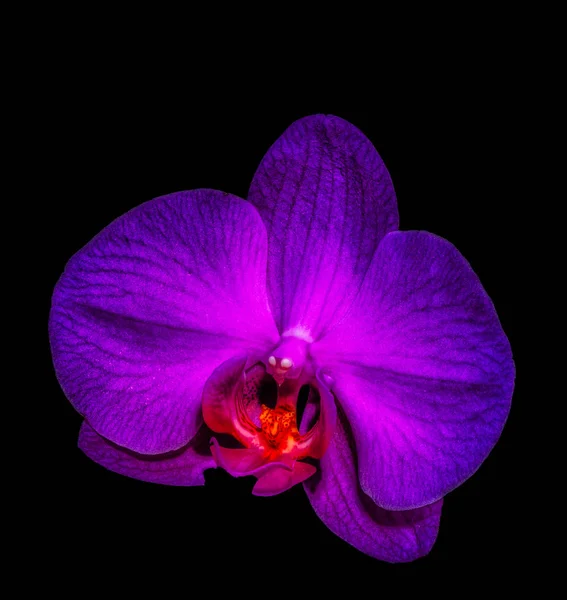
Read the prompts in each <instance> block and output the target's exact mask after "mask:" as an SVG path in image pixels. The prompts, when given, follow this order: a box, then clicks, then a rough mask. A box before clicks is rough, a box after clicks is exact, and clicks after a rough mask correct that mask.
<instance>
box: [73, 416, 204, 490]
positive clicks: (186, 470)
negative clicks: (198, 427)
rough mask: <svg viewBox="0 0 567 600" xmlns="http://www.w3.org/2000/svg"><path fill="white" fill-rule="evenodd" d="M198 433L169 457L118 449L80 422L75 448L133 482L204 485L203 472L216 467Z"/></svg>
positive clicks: (87, 425) (86, 424)
mask: <svg viewBox="0 0 567 600" xmlns="http://www.w3.org/2000/svg"><path fill="white" fill-rule="evenodd" d="M198 438H202V436H201V435H200V434H198V435H196V436H195V437H194V438H193V439H192V440H191V443H190V444H189V445H188V446H186V447H184V448H182V449H181V450H176V451H175V452H172V453H170V454H169V455H166V456H163V455H152V456H148V455H145V454H136V453H134V452H132V451H130V450H126V449H125V448H120V447H119V446H116V444H113V443H111V442H109V441H107V440H105V439H104V438H103V437H101V436H100V435H98V433H97V432H96V431H95V430H94V429H93V428H92V427H91V426H90V425H89V424H88V423H87V422H86V421H83V424H82V426H81V431H80V433H79V448H80V449H81V450H82V451H83V452H84V453H85V454H86V455H87V456H88V457H89V458H90V459H91V460H93V461H94V462H96V463H98V464H99V465H102V466H103V467H105V468H107V469H109V470H110V471H114V472H115V473H120V475H126V476H127V477H132V478H134V479H140V480H142V481H149V482H151V483H163V484H166V485H186V486H191V485H205V477H204V475H203V472H204V471H205V469H213V468H215V467H216V465H215V461H214V459H213V457H212V456H211V454H210V452H208V448H207V446H206V445H204V449H202V448H201V445H202V444H201V442H202V441H203V440H202V439H198Z"/></svg>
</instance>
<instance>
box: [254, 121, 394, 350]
mask: <svg viewBox="0 0 567 600" xmlns="http://www.w3.org/2000/svg"><path fill="white" fill-rule="evenodd" d="M248 199H249V200H250V202H252V203H253V204H254V205H255V206H256V207H257V208H258V211H259V212H260V214H261V216H262V219H263V221H264V223H265V224H266V228H267V230H268V240H269V247H268V292H269V297H270V306H271V307H272V311H273V313H274V318H275V320H276V324H277V326H278V328H279V330H280V332H281V333H285V332H286V331H288V330H293V331H295V332H296V333H298V334H299V335H302V336H304V338H305V339H308V338H313V339H318V337H319V336H320V335H322V334H323V333H324V332H325V331H326V330H327V329H328V328H329V327H330V326H331V325H332V324H333V323H334V322H336V321H337V320H338V319H339V318H340V316H342V314H343V313H344V311H345V310H346V308H347V307H348V305H349V303H350V301H351V300H352V298H353V296H354V295H355V294H356V292H357V290H358V288H359V287H360V284H361V283H362V280H363V278H364V274H365V272H366V270H367V268H368V265H369V264H370V261H371V259H372V255H373V254H374V251H375V250H376V248H377V246H378V243H379V242H380V240H381V239H382V238H383V237H384V235H386V234H387V233H388V232H389V231H393V230H395V229H397V227H398V211H397V205H396V197H395V194H394V188H393V186H392V182H391V180H390V176H389V175H388V172H387V170H386V167H385V166H384V163H383V162H382V159H381V158H380V156H379V155H378V153H377V152H376V150H375V148H374V147H373V146H372V144H371V142H370V141H369V140H368V139H367V138H366V137H365V136H364V135H363V134H362V133H361V132H360V131H359V130H358V129H357V128H356V127H354V126H353V125H351V124H350V123H347V122H346V121H343V120H342V119H339V118H337V117H333V116H325V115H315V116H311V117H306V118H304V119H301V120H299V121H297V122H295V123H294V124H293V125H291V127H289V128H288V129H287V130H286V131H285V132H284V134H283V135H282V136H281V137H280V138H279V139H278V140H277V141H276V142H275V144H274V145H273V146H272V147H271V148H270V150H269V151H268V153H267V154H266V156H265V157H264V159H263V160H262V163H261V164H260V166H259V168H258V170H257V171H256V174H255V176H254V180H253V182H252V185H251V187H250V192H249V195H248ZM309 341H311V339H309Z"/></svg>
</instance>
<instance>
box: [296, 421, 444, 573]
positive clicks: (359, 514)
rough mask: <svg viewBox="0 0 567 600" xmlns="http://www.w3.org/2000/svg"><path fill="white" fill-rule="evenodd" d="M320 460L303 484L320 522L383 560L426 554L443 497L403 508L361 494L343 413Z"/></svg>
mask: <svg viewBox="0 0 567 600" xmlns="http://www.w3.org/2000/svg"><path fill="white" fill-rule="evenodd" d="M339 417H340V418H338V419H337V428H336V430H335V435H334V437H333V441H332V442H331V445H330V447H329V449H328V450H327V453H326V454H325V456H324V457H323V458H322V459H321V463H320V474H318V475H317V476H316V477H313V478H312V479H310V480H309V481H307V482H306V483H305V484H304V487H305V491H306V492H307V496H308V498H309V500H310V502H311V505H312V506H313V509H314V510H315V512H316V513H317V516H318V517H319V518H320V519H321V520H322V521H323V523H325V525H326V526H327V527H328V528H329V529H330V530H331V531H332V532H333V533H335V534H336V535H338V536H339V537H340V538H341V539H343V540H344V541H345V542H348V543H349V544H351V545H352V546H354V547H355V548H356V549H357V550H360V551H361V552H364V553H365V554H368V555H369V556H372V557H373V558H377V559H379V560H384V561H387V562H392V563H397V562H409V561H412V560H415V559H416V558H419V557H421V556H424V555H426V554H427V553H428V552H429V551H430V550H431V548H432V546H433V544H434V543H435V539H436V538H437V532H438V529H439V520H440V518H441V505H442V502H443V501H442V500H438V501H437V502H435V503H434V504H431V505H429V506H424V507H422V508H417V509H413V510H404V511H388V510H384V509H383V508H380V507H378V506H376V505H375V504H374V503H373V502H372V500H371V499H370V498H369V497H368V496H366V494H364V492H362V490H361V489H360V485H359V483H358V475H357V471H356V456H355V452H354V443H353V440H352V436H351V434H350V431H349V429H348V424H347V423H346V419H345V417H344V415H339Z"/></svg>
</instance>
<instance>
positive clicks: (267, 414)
mask: <svg viewBox="0 0 567 600" xmlns="http://www.w3.org/2000/svg"><path fill="white" fill-rule="evenodd" d="M260 423H261V424H262V434H261V436H262V438H263V441H264V442H265V451H264V453H265V455H266V457H269V458H271V459H274V458H275V457H277V456H279V455H281V454H286V453H288V452H291V450H292V449H293V448H294V446H295V444H296V443H297V442H298V440H299V439H300V437H301V435H300V433H299V431H298V429H297V420H296V415H295V409H294V408H293V406H289V405H282V406H278V407H276V408H268V407H267V406H266V405H265V404H262V412H261V413H260Z"/></svg>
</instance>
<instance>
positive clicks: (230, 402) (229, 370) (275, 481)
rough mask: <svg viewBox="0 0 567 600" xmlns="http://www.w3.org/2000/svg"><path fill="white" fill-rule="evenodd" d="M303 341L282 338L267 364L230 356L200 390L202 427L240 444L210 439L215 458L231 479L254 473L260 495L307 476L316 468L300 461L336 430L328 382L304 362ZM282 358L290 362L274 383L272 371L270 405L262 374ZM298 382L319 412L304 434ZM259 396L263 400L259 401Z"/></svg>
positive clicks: (316, 454)
mask: <svg viewBox="0 0 567 600" xmlns="http://www.w3.org/2000/svg"><path fill="white" fill-rule="evenodd" d="M302 344H303V346H302ZM305 344H306V343H305V342H304V341H303V340H297V339H294V338H287V339H286V340H284V341H283V342H282V343H281V344H280V346H278V348H276V350H274V352H273V354H272V355H271V356H273V357H274V358H276V357H277V360H276V365H275V366H274V365H273V364H272V362H273V361H271V360H269V359H268V360H267V361H266V362H267V363H268V365H267V366H266V367H265V366H264V365H263V364H262V363H261V362H259V363H256V365H254V366H252V367H250V368H249V369H246V368H245V367H246V359H242V358H234V359H229V360H228V361H226V362H225V363H223V364H222V365H220V366H219V367H218V368H217V369H215V371H214V372H213V374H212V375H211V377H210V378H209V379H208V380H207V383H206V385H205V388H204V390H203V404H202V407H203V418H204V420H205V422H206V423H207V425H208V426H209V427H210V429H211V430H212V431H214V432H215V433H217V434H229V435H231V436H232V437H233V438H235V439H236V440H237V441H238V442H240V444H241V446H242V447H241V448H234V447H232V448H230V447H226V446H222V445H221V444H220V443H219V440H217V439H216V438H212V439H211V452H212V454H213V457H214V459H215V462H216V463H217V465H218V466H219V467H222V468H224V469H225V470H226V471H228V472H229V473H230V474H231V475H233V476H235V477H242V476H246V475H254V476H256V477H257V478H258V481H257V482H256V485H255V486H254V489H253V490H252V492H253V493H254V494H257V495H260V496H268V495H273V494H279V493H280V492H283V491H285V490H286V489H289V488H290V487H292V486H293V485H296V484H297V483H301V482H302V481H305V480H306V479H307V478H308V477H311V475H313V474H314V473H315V472H316V467H315V466H313V465H312V464H311V463H309V462H302V461H304V460H306V459H319V458H321V457H322V456H323V455H324V453H325V451H326V450H327V447H328V445H329V443H330V441H331V437H332V435H333V432H334V429H335V422H336V408H335V402H334V397H333V394H332V392H331V391H330V386H331V385H332V381H331V380H330V379H329V378H325V376H324V374H323V373H322V372H319V371H318V372H317V373H316V374H313V373H312V368H311V366H310V364H309V361H306V360H305V357H306V351H305ZM282 354H283V356H282ZM286 358H289V360H291V361H292V366H290V367H289V368H288V369H287V371H289V374H290V376H289V378H288V376H287V372H286V375H284V376H282V377H280V378H279V379H280V380H279V381H278V379H276V375H275V374H274V375H273V378H274V379H276V382H277V383H278V385H277V388H276V389H277V398H276V401H275V405H273V406H274V407H273V408H271V407H270V406H268V404H271V403H270V402H269V401H267V400H264V398H263V397H262V396H263V394H264V392H263V390H264V386H265V381H266V377H267V374H268V375H269V374H270V370H271V371H272V372H274V373H276V372H277V370H278V369H280V370H281V369H282V368H283V367H282V362H283V360H285V359H286ZM286 364H287V363H284V367H285V365H286ZM268 380H271V378H270V377H268ZM272 383H273V382H272ZM303 385H309V386H310V387H311V388H312V389H314V394H315V395H316V398H318V399H319V402H318V409H317V408H314V410H318V413H317V412H316V413H312V414H313V417H316V415H317V414H318V418H317V419H316V421H315V422H314V424H310V427H311V428H310V429H308V430H306V431H305V432H304V433H302V432H300V431H299V427H298V424H297V409H296V407H297V398H298V394H299V391H300V389H301V387H302V386H303ZM275 387H276V386H274V388H275ZM260 398H262V401H261V402H258V400H259V399H260ZM308 402H309V400H308ZM315 402H316V400H313V401H312V404H311V406H312V407H316V406H317V405H316V404H314V403H315ZM303 418H305V412H304V414H303ZM310 423H311V421H310ZM302 431H303V429H302Z"/></svg>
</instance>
